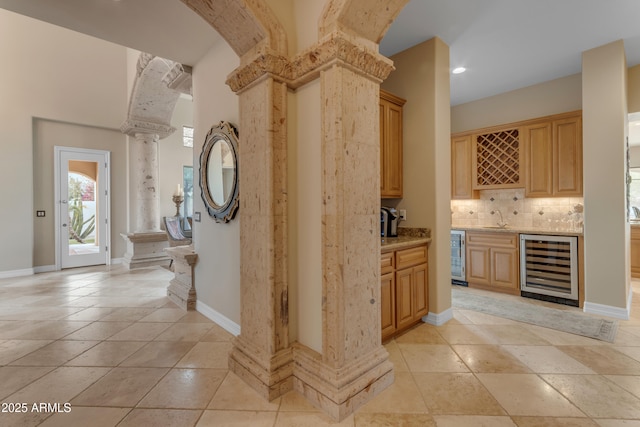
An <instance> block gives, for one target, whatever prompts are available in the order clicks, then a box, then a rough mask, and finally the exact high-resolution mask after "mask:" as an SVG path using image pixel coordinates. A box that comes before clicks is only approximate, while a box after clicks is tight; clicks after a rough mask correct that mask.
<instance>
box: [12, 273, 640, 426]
mask: <svg viewBox="0 0 640 427" xmlns="http://www.w3.org/2000/svg"><path fill="white" fill-rule="evenodd" d="M170 278H171V273H170V272H168V271H166V270H164V269H162V268H149V269H142V270H136V271H133V272H128V271H126V270H125V269H123V268H122V267H118V266H116V267H112V268H106V267H93V268H85V269H74V270H68V271H63V272H56V273H45V274H39V275H35V276H29V277H21V278H12V279H2V280H0V401H1V402H2V405H3V406H2V412H0V426H21V427H22V426H35V425H42V426H49V427H50V426H115V425H118V426H135V427H140V426H200V427H204V426H269V427H272V426H295V427H298V426H323V425H331V424H333V423H332V422H331V420H330V419H329V418H327V416H326V415H324V414H323V413H322V412H320V411H318V410H316V409H315V408H314V407H312V406H311V405H310V404H308V403H307V402H306V401H305V400H304V399H303V398H302V397H301V396H300V395H298V394H297V393H296V392H290V393H288V394H286V395H284V396H282V397H280V398H278V399H276V400H274V401H273V402H266V401H264V400H263V399H262V398H260V397H259V396H258V395H257V394H256V393H255V392H254V391H253V390H252V389H251V388H249V387H248V386H247V385H245V384H244V383H243V382H242V381H241V380H240V379H239V378H238V377H237V376H236V375H234V374H233V373H230V372H229V371H228V370H227V355H228V353H229V351H230V349H231V339H232V336H231V335H230V334H228V333H227V332H225V331H224V330H223V329H222V328H220V327H219V326H217V325H216V324H214V323H213V322H211V321H210V320H208V319H207V318H206V317H204V316H202V315H201V314H199V313H197V312H189V313H187V312H184V311H182V310H180V309H178V308H176V306H174V305H173V304H172V303H171V302H169V301H168V300H167V298H166V297H165V292H166V291H165V289H166V286H167V284H168V281H169V280H170ZM633 286H634V290H635V294H634V305H633V310H632V319H631V320H629V321H623V322H621V324H620V328H619V332H618V335H617V339H616V342H615V343H614V344H608V343H604V342H601V341H596V340H592V339H588V338H584V337H579V336H574V335H568V334H566V333H562V332H558V331H555V330H551V329H545V328H541V327H535V326H531V325H527V324H523V323H517V322H514V321H510V320H506V319H501V318H497V317H493V316H489V315H486V314H481V313H477V312H472V311H464V310H454V317H455V318H454V320H452V321H450V322H449V323H448V324H446V325H445V326H441V327H434V326H431V325H426V324H422V325H420V326H418V327H416V328H414V329H412V330H411V331H409V332H408V333H406V334H404V335H402V336H400V337H398V338H396V339H395V340H392V341H390V342H389V343H387V344H386V348H387V349H388V351H389V354H390V358H391V360H392V362H393V363H394V365H395V383H394V384H393V385H392V386H391V387H389V388H388V389H386V390H385V391H383V392H382V393H381V394H380V395H379V396H378V397H376V398H375V399H374V400H372V401H371V402H369V403H368V404H366V405H365V406H363V407H362V408H360V409H359V410H358V411H357V412H356V413H355V414H353V415H351V416H350V417H348V418H347V419H345V420H344V421H343V422H342V423H340V424H339V425H343V426H358V427H359V426H400V425H402V426H440V427H450V426H451V427H457V426H461V427H466V426H469V427H471V426H473V427H475V426H487V427H494V426H496V427H502V426H505V427H506V426H522V427H534V426H536V427H537V426H603V427H622V426H625V427H629V426H631V427H634V426H635V427H639V426H640V283H634V284H633ZM532 303H534V302H532ZM566 309H571V308H566ZM372 327H374V325H372ZM23 403H25V404H26V405H27V407H26V408H25V409H26V412H22V413H16V412H15V410H16V409H22V406H20V405H18V406H16V404H23ZM34 403H36V404H40V403H45V404H46V403H49V404H55V403H58V404H60V405H61V406H60V409H61V411H63V412H53V413H52V412H51V411H50V409H49V410H47V409H46V408H43V411H42V412H38V411H34V410H33V404H34ZM65 403H66V404H68V405H69V406H68V407H67V410H70V411H68V412H64V410H65V406H64V404H65ZM36 408H38V407H36ZM5 411H14V412H12V413H10V412H5Z"/></svg>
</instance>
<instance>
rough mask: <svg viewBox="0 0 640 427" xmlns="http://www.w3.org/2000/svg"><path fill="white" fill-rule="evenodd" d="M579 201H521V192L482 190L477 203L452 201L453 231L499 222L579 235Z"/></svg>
mask: <svg viewBox="0 0 640 427" xmlns="http://www.w3.org/2000/svg"><path fill="white" fill-rule="evenodd" d="M582 208H583V198H582V197H552V198H551V197H550V198H528V199H527V198H525V197H524V189H513V190H483V191H480V198H479V199H472V200H452V201H451V224H452V226H453V227H456V226H457V227H465V226H466V227H476V226H477V227H482V226H491V225H496V224H497V223H498V221H500V214H499V213H498V211H500V213H501V214H502V217H503V220H504V221H505V222H506V223H507V224H509V226H511V227H517V228H523V229H541V230H553V231H582V222H583V218H584V217H583V213H582Z"/></svg>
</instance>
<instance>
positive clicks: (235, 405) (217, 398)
mask: <svg viewBox="0 0 640 427" xmlns="http://www.w3.org/2000/svg"><path fill="white" fill-rule="evenodd" d="M280 399H281V398H280V397H279V398H277V399H274V400H273V401H271V402H267V401H266V400H265V399H263V398H262V396H260V395H259V394H258V393H257V392H256V391H255V390H254V389H252V388H251V387H250V386H249V385H248V384H246V383H245V382H244V381H242V380H241V379H240V378H238V376H237V375H236V374H234V373H233V372H229V374H228V375H227V376H226V377H225V379H224V381H223V382H222V384H220V387H218V391H217V392H216V394H215V395H214V396H213V399H212V400H211V403H209V406H208V409H229V410H239V411H277V410H278V408H279V406H280Z"/></svg>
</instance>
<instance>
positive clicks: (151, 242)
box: [120, 231, 171, 270]
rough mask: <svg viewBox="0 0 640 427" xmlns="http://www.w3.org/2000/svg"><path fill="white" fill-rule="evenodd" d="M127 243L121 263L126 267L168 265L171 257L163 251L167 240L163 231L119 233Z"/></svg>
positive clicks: (166, 245) (167, 244)
mask: <svg viewBox="0 0 640 427" xmlns="http://www.w3.org/2000/svg"><path fill="white" fill-rule="evenodd" d="M120 235H121V236H122V238H123V239H124V240H125V243H126V244H127V249H126V252H125V254H124V258H123V260H122V263H123V264H124V265H125V266H126V267H127V268H128V269H130V270H131V269H134V268H142V267H149V266H152V265H169V263H170V262H171V258H169V257H168V256H167V254H166V253H165V252H164V249H165V248H168V247H169V241H168V240H167V235H166V233H165V232H164V231H158V232H148V233H122V234H120Z"/></svg>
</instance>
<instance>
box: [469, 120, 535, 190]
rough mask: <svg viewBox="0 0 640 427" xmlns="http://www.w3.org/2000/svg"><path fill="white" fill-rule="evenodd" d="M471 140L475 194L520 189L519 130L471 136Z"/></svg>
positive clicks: (521, 184) (506, 129) (521, 182)
mask: <svg viewBox="0 0 640 427" xmlns="http://www.w3.org/2000/svg"><path fill="white" fill-rule="evenodd" d="M472 140H473V144H472V146H471V148H472V149H473V152H472V159H473V161H474V167H473V188H474V189H475V190H489V189H495V188H518V187H523V178H522V175H521V173H520V164H521V161H520V129H519V128H518V127H512V128H505V129H498V130H495V131H492V132H486V133H479V134H474V135H473V136H472Z"/></svg>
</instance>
